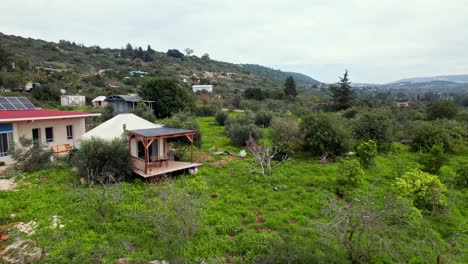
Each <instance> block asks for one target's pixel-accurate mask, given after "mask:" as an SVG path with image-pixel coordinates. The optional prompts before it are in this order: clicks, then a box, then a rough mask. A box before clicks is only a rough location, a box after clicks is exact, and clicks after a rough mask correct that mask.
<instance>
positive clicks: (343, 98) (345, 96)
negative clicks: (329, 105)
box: [330, 70, 353, 110]
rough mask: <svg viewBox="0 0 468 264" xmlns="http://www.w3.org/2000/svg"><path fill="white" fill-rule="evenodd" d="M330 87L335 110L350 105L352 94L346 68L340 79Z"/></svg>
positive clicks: (346, 107)
mask: <svg viewBox="0 0 468 264" xmlns="http://www.w3.org/2000/svg"><path fill="white" fill-rule="evenodd" d="M330 89H331V92H332V98H333V104H334V107H335V109H336V110H345V109H348V108H350V107H351V106H352V103H353V94H352V90H351V81H350V80H349V77H348V70H346V71H345V73H344V75H343V77H340V81H339V82H338V83H336V84H335V85H333V86H331V87H330Z"/></svg>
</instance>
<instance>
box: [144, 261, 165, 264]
mask: <svg viewBox="0 0 468 264" xmlns="http://www.w3.org/2000/svg"><path fill="white" fill-rule="evenodd" d="M148 264H169V261H167V260H152V261H149V262H148Z"/></svg>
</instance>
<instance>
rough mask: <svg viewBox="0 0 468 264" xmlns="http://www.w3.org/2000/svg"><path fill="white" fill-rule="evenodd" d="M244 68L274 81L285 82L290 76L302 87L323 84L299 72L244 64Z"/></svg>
mask: <svg viewBox="0 0 468 264" xmlns="http://www.w3.org/2000/svg"><path fill="white" fill-rule="evenodd" d="M242 67H243V68H244V69H246V70H248V71H249V72H251V73H253V74H255V75H258V76H262V77H265V78H268V79H272V80H278V81H280V80H285V79H286V78H287V77H288V76H292V77H294V79H295V80H296V82H297V84H298V85H301V86H312V85H320V84H321V82H319V81H317V80H315V79H312V78H310V77H309V76H307V75H305V74H302V73H297V72H284V71H281V70H275V69H272V68H268V67H265V66H261V65H257V64H242Z"/></svg>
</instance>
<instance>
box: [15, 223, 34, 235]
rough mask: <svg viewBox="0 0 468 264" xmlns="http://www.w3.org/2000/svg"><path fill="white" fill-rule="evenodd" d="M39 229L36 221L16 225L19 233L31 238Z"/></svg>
mask: <svg viewBox="0 0 468 264" xmlns="http://www.w3.org/2000/svg"><path fill="white" fill-rule="evenodd" d="M36 227H37V222H36V221H30V222H28V223H23V222H19V223H18V224H16V225H15V228H16V229H18V230H19V231H21V232H23V233H26V235H28V236H30V235H33V234H34V232H35V231H34V229H35V228H36Z"/></svg>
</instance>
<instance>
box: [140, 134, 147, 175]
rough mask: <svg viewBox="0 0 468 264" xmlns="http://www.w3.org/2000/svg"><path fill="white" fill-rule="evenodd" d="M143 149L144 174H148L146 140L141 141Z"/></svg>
mask: <svg viewBox="0 0 468 264" xmlns="http://www.w3.org/2000/svg"><path fill="white" fill-rule="evenodd" d="M141 141H142V143H143V147H144V148H145V173H146V174H148V148H147V144H146V139H143V138H142V139H141Z"/></svg>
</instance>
